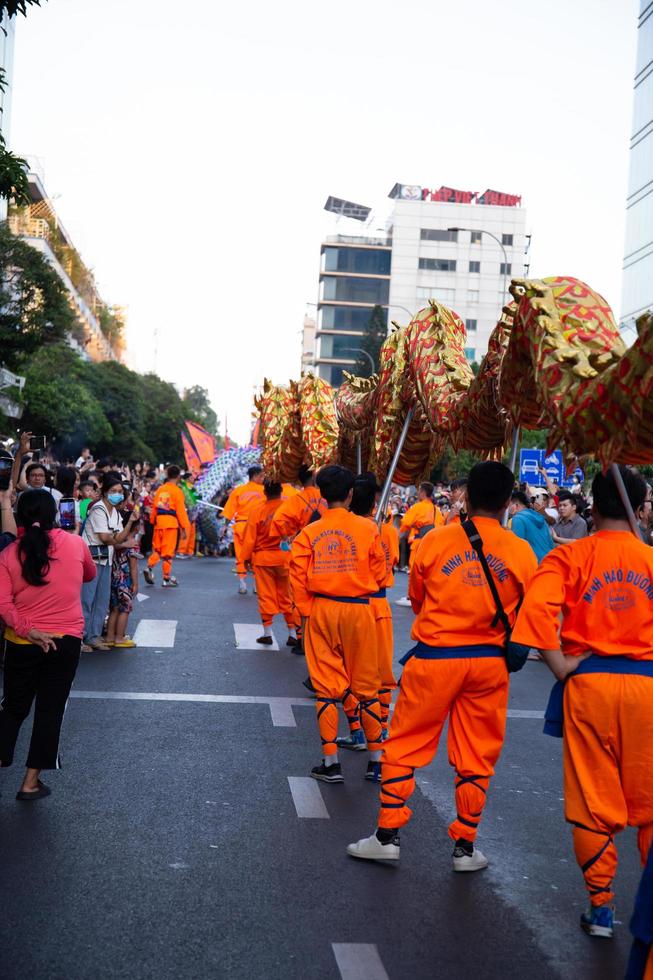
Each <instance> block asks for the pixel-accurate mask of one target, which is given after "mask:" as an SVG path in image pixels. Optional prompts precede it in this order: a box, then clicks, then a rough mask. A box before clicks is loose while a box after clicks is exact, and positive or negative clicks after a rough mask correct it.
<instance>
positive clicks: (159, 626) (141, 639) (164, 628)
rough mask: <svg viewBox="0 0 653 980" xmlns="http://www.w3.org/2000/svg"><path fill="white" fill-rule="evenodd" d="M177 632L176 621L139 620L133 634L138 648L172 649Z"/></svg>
mask: <svg viewBox="0 0 653 980" xmlns="http://www.w3.org/2000/svg"><path fill="white" fill-rule="evenodd" d="M176 632H177V620H176V619H141V621H140V623H139V624H138V626H137V627H136V632H135V633H134V642H135V643H136V646H139V647H168V648H170V647H173V646H174V645H175V634H176Z"/></svg>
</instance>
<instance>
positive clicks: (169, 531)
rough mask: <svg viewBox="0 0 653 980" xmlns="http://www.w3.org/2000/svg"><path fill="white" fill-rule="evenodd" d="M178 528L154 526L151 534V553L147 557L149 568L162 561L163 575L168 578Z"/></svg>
mask: <svg viewBox="0 0 653 980" xmlns="http://www.w3.org/2000/svg"><path fill="white" fill-rule="evenodd" d="M178 536H179V529H178V528H176V527H155V528H154V534H153V535H152V554H151V555H150V557H149V558H148V559H147V564H148V566H149V567H150V568H154V566H155V565H158V564H159V561H163V577H164V578H170V573H171V571H172V559H173V556H174V553H175V549H176V547H177V538H178Z"/></svg>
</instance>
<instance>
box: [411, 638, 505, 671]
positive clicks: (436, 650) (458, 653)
mask: <svg viewBox="0 0 653 980" xmlns="http://www.w3.org/2000/svg"><path fill="white" fill-rule="evenodd" d="M503 656H504V652H503V647H493V646H490V645H489V644H487V643H478V644H475V645H470V646H466V647H430V646H428V644H426V643H422V642H419V643H417V644H416V645H415V646H414V647H413V648H412V649H411V650H409V651H408V653H406V654H404V656H403V657H402V658H401V660H400V661H399V663H400V664H401V665H402V667H405V666H406V664H407V663H408V661H409V660H410V659H411V657H415V658H416V659H417V660H465V659H467V658H469V657H503Z"/></svg>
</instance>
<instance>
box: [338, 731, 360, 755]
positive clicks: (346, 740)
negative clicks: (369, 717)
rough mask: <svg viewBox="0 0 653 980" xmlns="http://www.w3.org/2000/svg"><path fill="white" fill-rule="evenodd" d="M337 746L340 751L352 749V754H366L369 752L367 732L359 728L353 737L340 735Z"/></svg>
mask: <svg viewBox="0 0 653 980" xmlns="http://www.w3.org/2000/svg"><path fill="white" fill-rule="evenodd" d="M336 745H337V746H338V748H339V749H351V751H352V752H365V751H366V750H367V742H366V741H365V732H364V731H363V729H362V728H359V729H358V731H356V732H352V733H351V735H339V736H338V738H337V739H336Z"/></svg>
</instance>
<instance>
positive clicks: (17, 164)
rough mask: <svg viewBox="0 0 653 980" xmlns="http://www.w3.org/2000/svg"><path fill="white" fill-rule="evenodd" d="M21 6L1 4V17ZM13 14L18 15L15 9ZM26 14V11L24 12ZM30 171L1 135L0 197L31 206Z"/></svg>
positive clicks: (0, 81) (1, 76)
mask: <svg viewBox="0 0 653 980" xmlns="http://www.w3.org/2000/svg"><path fill="white" fill-rule="evenodd" d="M18 6H19V5H18V4H16V3H14V4H6V3H2V2H0V17H2V13H3V11H4V10H7V12H8V13H9V16H10V17H11V16H13V14H12V12H11V11H10V10H9V7H14V8H16V7H18ZM13 13H16V10H15V9H14V11H13ZM22 13H25V10H24V9H23V10H22ZM6 91H7V76H6V74H5V71H4V69H3V68H0V92H2V93H3V94H4V93H5V92H6ZM28 171H29V165H28V163H27V160H23V158H22V157H17V156H15V155H14V154H13V153H12V152H11V151H10V150H8V149H7V144H6V142H5V138H4V136H3V135H2V133H0V197H2V198H4V199H5V200H9V198H13V200H14V201H15V202H16V204H29V202H30V196H29V180H28V179H27V173H28Z"/></svg>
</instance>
